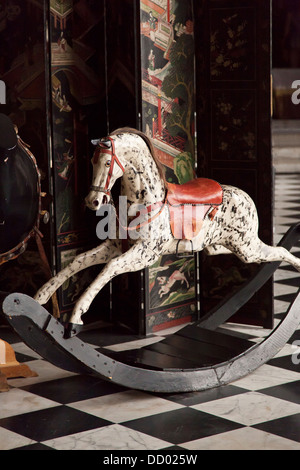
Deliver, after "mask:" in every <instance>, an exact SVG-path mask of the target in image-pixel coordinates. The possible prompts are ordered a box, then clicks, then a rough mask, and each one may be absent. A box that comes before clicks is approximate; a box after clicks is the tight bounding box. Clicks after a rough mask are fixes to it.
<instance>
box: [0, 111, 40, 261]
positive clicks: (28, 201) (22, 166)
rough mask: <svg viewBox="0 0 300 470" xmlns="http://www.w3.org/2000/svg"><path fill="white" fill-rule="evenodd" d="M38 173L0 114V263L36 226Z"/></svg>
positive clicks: (21, 249) (20, 248)
mask: <svg viewBox="0 0 300 470" xmlns="http://www.w3.org/2000/svg"><path fill="white" fill-rule="evenodd" d="M40 209H41V185H40V173H39V170H38V167H37V164H36V160H35V158H34V156H33V155H32V153H31V152H30V151H29V149H28V147H27V146H26V144H24V142H23V141H22V140H21V138H20V137H19V136H18V135H17V132H16V129H15V127H14V125H13V123H12V121H11V120H10V119H9V118H8V117H7V116H6V115H4V114H0V264H2V263H5V262H6V261H9V260H11V259H14V258H16V257H17V256H19V255H20V254H21V253H23V252H24V251H25V249H26V246H27V242H28V240H29V239H30V238H31V237H32V236H34V235H35V234H36V232H37V230H38V227H39V219H40Z"/></svg>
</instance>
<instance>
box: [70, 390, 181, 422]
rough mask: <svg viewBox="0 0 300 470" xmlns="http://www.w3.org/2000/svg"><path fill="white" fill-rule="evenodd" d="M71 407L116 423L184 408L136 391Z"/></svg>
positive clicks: (71, 405) (99, 398)
mask: <svg viewBox="0 0 300 470" xmlns="http://www.w3.org/2000/svg"><path fill="white" fill-rule="evenodd" d="M69 406H70V407H72V408H76V409H77V410H80V411H84V412H85V413H90V414H92V415H94V416H98V417H99V418H103V419H108V420H109V421H112V422H114V423H121V422H124V421H129V420H131V419H138V418H143V417H145V416H149V415H155V414H157V413H163V412H167V411H172V410H176V409H180V408H182V405H179V404H177V403H174V402H171V401H169V400H165V399H163V398H159V397H156V396H154V395H149V394H147V393H143V392H139V391H135V390H128V391H125V392H120V393H114V394H113V395H106V396H103V397H96V398H91V399H90V400H83V401H79V402H77V403H70V404H69Z"/></svg>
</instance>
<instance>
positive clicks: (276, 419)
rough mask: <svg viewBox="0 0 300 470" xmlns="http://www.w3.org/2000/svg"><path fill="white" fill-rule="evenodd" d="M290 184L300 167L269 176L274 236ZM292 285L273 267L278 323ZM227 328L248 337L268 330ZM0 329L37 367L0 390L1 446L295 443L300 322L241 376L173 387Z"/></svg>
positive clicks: (295, 187) (297, 198) (299, 432)
mask: <svg viewBox="0 0 300 470" xmlns="http://www.w3.org/2000/svg"><path fill="white" fill-rule="evenodd" d="M299 187H300V174H278V175H276V201H275V227H276V233H275V240H274V242H275V243H277V242H278V241H279V239H280V238H281V236H282V235H283V234H284V233H285V232H286V230H287V229H288V227H289V226H290V225H291V224H293V223H294V222H298V221H299V219H300V189H299ZM293 250H294V252H297V248H295V249H293ZM298 251H299V248H298ZM299 287H300V275H299V274H298V273H297V272H296V271H295V270H293V269H291V268H290V267H288V266H287V265H284V264H282V265H281V267H280V269H278V270H277V272H276V274H275V296H276V297H275V321H276V322H277V323H278V322H279V321H280V318H281V315H282V313H283V312H285V311H286V310H287V308H288V306H289V304H290V302H291V300H292V299H293V295H294V294H295V292H296V291H297V290H298V288H299ZM232 327H233V328H235V329H238V330H240V331H242V332H243V333H245V334H247V335H249V338H250V339H251V340H252V341H257V340H258V338H261V336H264V335H266V334H268V333H269V331H266V330H263V329H261V328H254V327H240V326H238V325H235V326H232ZM171 332H172V331H171V330H167V331H166V332H165V333H167V334H170V333H171ZM163 334H164V333H163V332H160V334H159V335H153V336H151V337H147V338H146V339H145V340H140V339H139V340H138V341H137V339H136V338H134V337H132V338H130V337H129V338H127V339H126V344H124V343H123V344H119V345H115V347H114V346H112V349H115V350H117V349H120V348H121V347H122V348H134V347H137V344H141V345H143V344H144V343H147V342H151V341H156V340H157V338H158V337H160V336H163ZM0 337H1V338H2V339H4V340H6V341H8V342H9V343H10V344H12V345H13V348H14V350H15V352H16V354H17V359H18V361H20V362H23V363H24V362H25V363H27V364H28V365H29V366H30V368H31V369H32V370H34V371H36V372H37V374H38V376H37V377H33V378H26V379H24V378H15V379H9V385H10V387H11V388H10V391H8V392H3V393H1V394H0V450H11V449H18V450H54V449H57V450H80V449H83V450H106V451H116V450H126V451H129V450H135V451H137V450H148V451H156V450H168V451H171V450H178V451H180V452H184V451H187V450H204V449H206V450H222V449H228V450H250V449H251V450H271V449H274V450H300V365H299V360H300V329H298V330H297V331H296V332H295V334H294V335H293V337H292V338H291V339H290V341H289V342H288V344H286V346H285V347H284V348H283V349H282V350H281V351H280V353H279V354H278V355H277V356H276V357H275V358H273V359H272V360H270V361H269V362H268V363H267V364H265V365H263V366H262V367H261V368H259V369H258V370H257V371H255V372H254V373H252V374H251V375H249V376H248V377H246V378H243V379H240V380H238V381H236V382H235V383H232V384H231V385H227V386H224V387H221V388H219V389H214V390H209V391H204V392H195V393H194V392H193V393H182V394H173V395H170V394H169V395H157V394H153V393H145V392H139V391H135V390H128V389H125V388H122V387H120V386H117V385H114V384H110V383H107V382H105V381H102V380H101V379H99V378H93V377H89V376H80V375H76V374H73V373H69V372H66V371H64V370H61V369H58V368H56V367H54V366H53V365H51V364H49V363H47V362H46V361H45V360H43V359H42V358H41V357H39V356H38V355H37V354H35V353H34V352H33V351H31V350H30V349H29V348H28V347H26V346H25V345H24V344H23V343H21V342H19V341H20V340H19V339H17V338H16V336H15V335H14V334H13V333H12V332H11V331H10V330H8V329H7V328H1V330H0ZM106 341H107V344H109V341H110V337H109V336H107V339H106Z"/></svg>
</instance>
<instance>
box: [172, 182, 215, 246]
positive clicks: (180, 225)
mask: <svg viewBox="0 0 300 470" xmlns="http://www.w3.org/2000/svg"><path fill="white" fill-rule="evenodd" d="M222 200H223V190H222V187H221V186H220V184H219V183H217V182H216V181H214V180H211V179H208V178H196V179H194V180H192V181H189V182H188V183H184V184H172V183H169V184H168V192H167V204H168V207H169V213H170V226H171V230H172V233H173V236H174V238H176V239H179V240H183V239H186V240H191V239H192V238H194V237H195V236H196V235H197V234H198V233H199V231H200V229H201V227H202V225H203V220H204V218H205V216H206V214H207V213H208V212H209V217H210V218H211V219H213V218H214V216H215V214H216V212H217V210H218V206H219V205H220V204H221V203H222Z"/></svg>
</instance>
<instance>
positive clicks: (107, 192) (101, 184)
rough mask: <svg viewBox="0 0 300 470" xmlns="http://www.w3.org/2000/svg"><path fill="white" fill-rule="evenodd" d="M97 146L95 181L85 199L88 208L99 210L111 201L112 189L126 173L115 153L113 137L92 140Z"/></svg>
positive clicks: (94, 170) (94, 163)
mask: <svg viewBox="0 0 300 470" xmlns="http://www.w3.org/2000/svg"><path fill="white" fill-rule="evenodd" d="M92 144H93V145H96V150H95V152H94V154H93V158H92V165H93V180H92V186H91V188H90V192H89V194H88V195H87V197H86V198H85V202H86V205H87V207H89V208H90V209H92V210H97V209H99V207H100V206H101V205H102V204H107V203H108V202H109V201H110V199H111V188H112V187H113V185H114V183H115V181H116V180H117V179H118V178H120V177H121V176H122V175H123V173H124V167H123V165H122V163H121V162H120V160H119V158H118V157H117V155H116V153H115V143H114V140H113V139H112V138H111V137H108V138H106V139H101V140H92Z"/></svg>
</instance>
